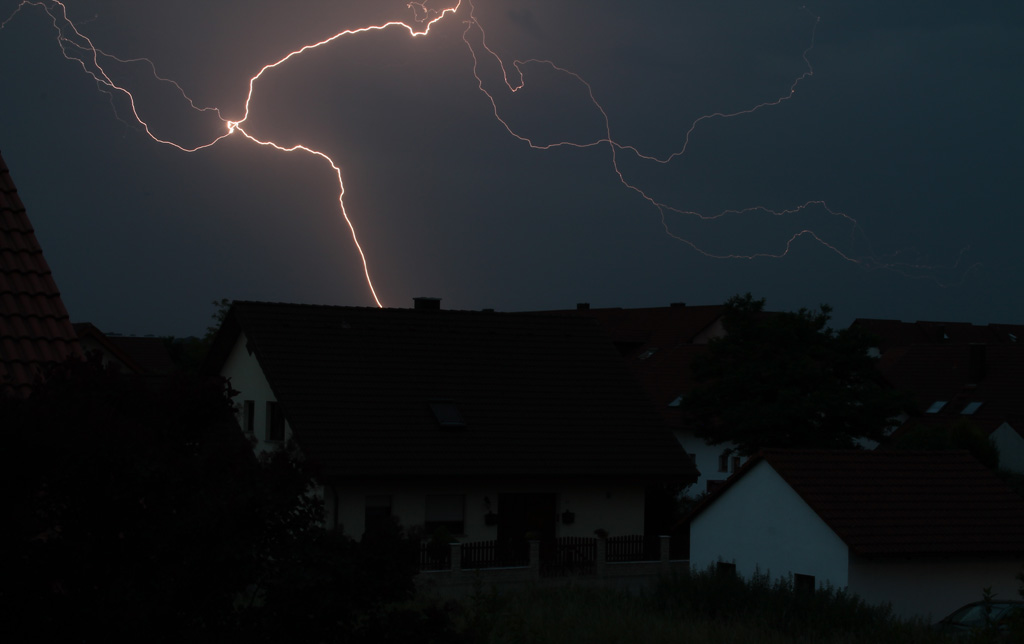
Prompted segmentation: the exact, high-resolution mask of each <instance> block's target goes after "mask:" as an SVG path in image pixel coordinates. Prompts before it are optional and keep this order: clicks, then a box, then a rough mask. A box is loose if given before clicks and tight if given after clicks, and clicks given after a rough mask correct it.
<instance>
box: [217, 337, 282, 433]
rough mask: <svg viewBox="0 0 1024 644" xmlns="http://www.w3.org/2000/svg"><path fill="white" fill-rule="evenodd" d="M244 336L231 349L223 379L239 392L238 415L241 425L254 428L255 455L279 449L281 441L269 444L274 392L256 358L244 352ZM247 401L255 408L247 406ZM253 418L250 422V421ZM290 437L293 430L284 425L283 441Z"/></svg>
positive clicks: (236, 397)
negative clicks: (270, 408)
mask: <svg viewBox="0 0 1024 644" xmlns="http://www.w3.org/2000/svg"><path fill="white" fill-rule="evenodd" d="M245 345H246V339H245V334H240V335H239V337H238V341H237V342H236V343H235V346H234V347H233V348H232V349H231V353H230V355H229V356H228V359H227V360H226V361H225V362H224V367H223V368H222V369H221V375H222V376H224V377H226V378H228V380H230V382H231V386H232V387H233V388H234V389H235V390H236V391H238V392H239V393H238V395H237V396H235V398H234V403H235V409H236V410H237V412H238V422H239V424H240V425H241V426H242V428H243V429H245V428H246V427H247V426H251V427H252V430H253V434H254V436H255V438H256V447H255V449H256V451H257V453H258V452H261V451H265V450H270V449H273V448H275V447H277V446H278V444H279V441H272V440H269V438H270V417H269V416H268V409H269V408H268V403H273V402H276V401H277V398H276V397H274V392H273V391H272V390H271V389H270V383H268V382H267V379H266V377H265V376H264V375H263V370H262V369H260V365H259V362H257V360H256V356H254V355H252V354H251V353H249V351H248V350H247V349H246V348H245ZM246 401H250V402H251V403H252V404H251V405H247V404H246ZM250 414H251V418H250ZM289 437H291V429H290V428H289V427H288V423H287V421H285V422H284V438H285V440H287V439H288V438H289Z"/></svg>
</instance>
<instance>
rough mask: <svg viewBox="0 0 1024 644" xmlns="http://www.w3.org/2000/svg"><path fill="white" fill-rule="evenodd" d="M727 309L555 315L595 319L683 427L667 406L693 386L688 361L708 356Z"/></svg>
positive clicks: (676, 410)
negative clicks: (709, 343) (710, 342)
mask: <svg viewBox="0 0 1024 644" xmlns="http://www.w3.org/2000/svg"><path fill="white" fill-rule="evenodd" d="M724 311H725V307H724V306H722V305H711V306H685V305H682V304H674V305H672V306H663V307H652V308H639V309H622V308H607V309H590V308H582V309H576V310H572V311H554V312H552V313H555V314H575V315H580V316H585V317H590V318H593V319H595V320H597V321H598V322H599V323H600V324H601V325H602V326H603V327H604V328H605V330H606V332H607V333H608V335H609V336H611V338H612V340H613V341H614V342H615V345H616V347H618V348H619V351H620V353H621V354H622V356H623V357H624V358H625V360H626V364H627V366H628V367H629V369H630V370H631V371H632V372H633V374H634V375H635V377H636V378H637V379H638V380H639V382H640V383H641V385H642V386H643V387H644V389H646V391H647V394H648V396H650V398H651V400H652V401H653V402H654V403H655V404H656V405H657V407H658V409H659V410H660V411H661V413H662V415H663V417H664V418H665V420H666V422H668V423H669V425H670V426H671V427H680V426H682V422H683V421H682V411H681V408H680V407H679V406H670V404H671V403H672V402H673V401H674V400H675V399H676V398H678V397H679V396H680V395H681V394H685V393H689V392H690V391H691V390H692V389H693V388H694V387H695V386H696V384H697V383H696V382H695V380H694V378H693V371H692V369H691V366H690V365H691V363H692V362H693V359H694V358H695V357H696V356H697V355H699V354H702V353H706V352H707V350H708V348H707V340H708V337H707V336H708V334H709V333H712V332H713V331H714V328H715V323H716V322H717V321H718V320H719V319H720V318H721V317H722V314H723V312H724Z"/></svg>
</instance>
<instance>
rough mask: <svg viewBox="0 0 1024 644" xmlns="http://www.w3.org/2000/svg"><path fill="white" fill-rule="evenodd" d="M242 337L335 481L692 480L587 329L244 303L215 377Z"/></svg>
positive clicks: (570, 319) (494, 317) (304, 441)
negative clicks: (439, 412) (444, 405)
mask: <svg viewBox="0 0 1024 644" xmlns="http://www.w3.org/2000/svg"><path fill="white" fill-rule="evenodd" d="M239 331H244V334H245V337H246V338H247V340H248V344H249V347H250V348H251V349H252V351H253V352H254V354H255V356H256V357H257V359H258V360H259V363H260V365H261V367H262V368H263V371H264V373H265V374H266V376H267V378H268V380H269V382H270V385H271V388H272V389H273V391H274V394H275V395H276V397H277V399H278V401H279V402H280V403H281V405H282V406H283V409H284V413H285V416H286V418H287V419H288V421H289V424H290V425H291V427H292V429H293V431H294V432H295V435H296V438H297V440H298V442H299V445H300V447H301V448H302V449H303V451H304V452H305V453H306V454H307V455H309V456H310V458H312V459H314V460H315V461H317V462H319V464H320V466H321V467H323V468H324V469H325V470H326V473H327V474H329V475H334V476H358V477H366V476H381V477H392V478H393V477H402V476H406V477H420V476H431V477H437V476H453V477H465V476H489V477H500V476H514V477H520V478H521V477H523V476H527V477H530V476H532V477H551V476H558V477H575V476H580V477H583V476H586V477H602V478H603V477H607V478H609V479H611V478H616V479H622V478H624V477H629V478H633V479H655V478H659V479H660V478H666V477H668V478H673V479H678V480H682V481H685V482H688V481H691V480H692V479H693V478H695V477H696V474H695V472H694V470H693V468H692V465H691V464H690V462H689V460H688V458H687V457H686V455H685V453H684V452H683V450H682V448H680V447H679V445H678V443H677V442H676V441H675V439H674V438H673V437H672V435H671V433H670V432H669V431H668V430H667V428H666V427H665V426H664V424H663V423H662V421H661V419H660V418H659V416H658V414H657V412H656V410H655V409H654V408H653V407H651V406H650V404H649V402H648V401H647V399H646V397H645V396H644V394H643V392H642V391H641V390H640V388H639V387H638V386H637V385H636V384H635V382H634V381H633V379H632V378H630V376H629V375H628V373H627V371H626V369H625V367H624V365H623V363H622V359H621V358H620V357H619V355H618V354H617V352H616V351H615V348H614V346H613V345H612V343H611V342H609V341H608V338H607V337H606V336H605V335H604V333H603V331H602V330H601V328H600V326H599V325H598V324H597V323H596V322H595V321H594V320H591V319H587V318H582V317H577V316H556V315H535V314H525V313H495V312H475V311H442V310H434V311H427V310H415V309H371V308H354V307H329V306H307V305H292V304H265V303H254V302H236V303H235V304H234V305H233V307H232V308H231V310H230V312H229V314H228V316H227V319H226V321H225V324H224V325H223V327H222V329H221V331H220V332H219V334H218V337H217V339H216V341H215V343H214V347H213V350H212V353H211V362H210V363H209V364H210V365H213V368H215V369H219V364H221V362H222V360H223V358H224V357H225V356H226V351H227V350H229V348H230V346H232V345H233V343H234V338H237V337H238V333H239ZM433 401H450V402H451V403H453V404H454V405H455V407H456V408H457V409H458V411H459V412H460V413H461V415H462V418H463V419H464V421H465V427H464V428H461V429H450V428H448V429H445V428H441V427H440V426H439V423H438V420H437V418H435V416H434V414H433V412H432V411H431V407H430V403H431V402H433Z"/></svg>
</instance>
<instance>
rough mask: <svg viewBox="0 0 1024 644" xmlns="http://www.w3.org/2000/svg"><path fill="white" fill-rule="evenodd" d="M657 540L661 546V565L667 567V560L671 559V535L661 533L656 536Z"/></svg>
mask: <svg viewBox="0 0 1024 644" xmlns="http://www.w3.org/2000/svg"><path fill="white" fill-rule="evenodd" d="M658 541H659V544H658V545H659V546H661V567H662V568H666V569H667V568H668V565H669V563H668V562H669V561H670V559H671V552H672V537H671V536H669V535H667V534H663V535H660V536H659V537H658Z"/></svg>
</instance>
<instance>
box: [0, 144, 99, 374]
mask: <svg viewBox="0 0 1024 644" xmlns="http://www.w3.org/2000/svg"><path fill="white" fill-rule="evenodd" d="M79 353H80V352H79V349H78V346H77V342H76V340H75V333H74V329H72V327H71V321H70V319H69V317H68V313H67V310H66V309H65V308H64V304H63V302H62V301H61V299H60V292H59V291H58V290H57V285H56V283H55V282H54V281H53V276H52V275H51V273H50V267H49V266H48V265H47V263H46V260H45V259H44V258H43V251H42V248H40V246H39V242H38V240H37V239H36V236H35V232H34V231H33V229H32V224H31V223H30V222H29V219H28V215H27V213H26V212H25V207H24V205H23V204H22V203H21V199H20V198H19V197H18V191H17V188H15V186H14V182H13V181H12V180H11V175H10V171H9V170H8V168H7V164H6V163H4V160H3V157H0V390H2V391H14V392H17V393H19V394H27V393H28V392H29V390H30V389H31V385H32V384H33V383H34V382H35V378H36V375H37V374H38V373H40V371H41V367H42V365H43V364H44V363H47V362H53V361H57V360H61V359H63V358H65V357H67V356H69V355H78V354H79Z"/></svg>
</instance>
